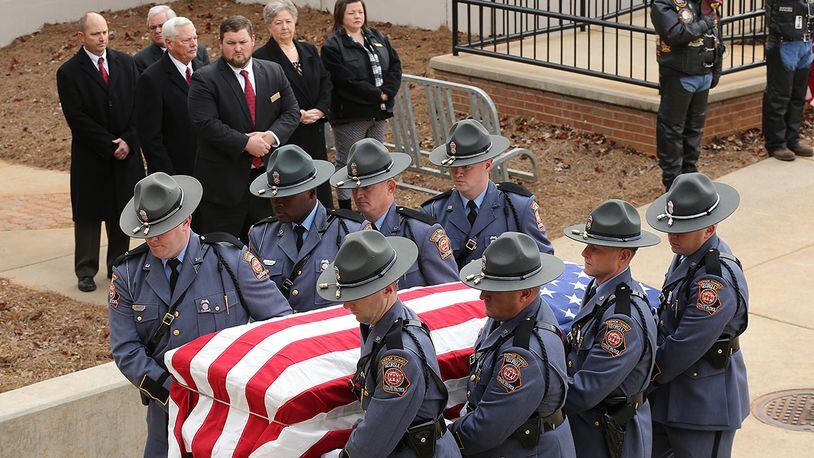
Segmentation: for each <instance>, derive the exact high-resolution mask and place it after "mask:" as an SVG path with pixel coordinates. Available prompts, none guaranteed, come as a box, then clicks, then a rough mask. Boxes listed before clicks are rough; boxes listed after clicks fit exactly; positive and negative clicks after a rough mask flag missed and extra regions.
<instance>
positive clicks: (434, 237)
mask: <svg viewBox="0 0 814 458" xmlns="http://www.w3.org/2000/svg"><path fill="white" fill-rule="evenodd" d="M430 242H432V243H433V244H434V245H435V247H436V248H438V253H440V254H441V259H449V257H450V256H452V244H451V243H450V242H449V237H447V233H446V232H444V230H443V229H436V230H434V231H433V232H432V234H430Z"/></svg>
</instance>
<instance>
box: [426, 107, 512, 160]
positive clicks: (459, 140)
mask: <svg viewBox="0 0 814 458" xmlns="http://www.w3.org/2000/svg"><path fill="white" fill-rule="evenodd" d="M508 147H509V139H508V138H506V137H503V136H500V135H490V134H489V131H487V130H486V128H485V127H483V124H481V123H480V122H479V121H476V120H474V119H465V120H463V121H458V122H456V123H455V124H453V125H452V129H450V131H449V139H448V140H447V142H446V143H445V144H443V145H441V146H439V147H437V148H435V149H434V150H432V152H431V153H430V162H432V163H433V164H435V165H438V166H442V167H463V166H467V165H472V164H477V163H479V162H485V161H488V160H489V159H492V158H494V157H496V156H497V155H498V154H500V153H502V152H504V151H506V149H507V148H508Z"/></svg>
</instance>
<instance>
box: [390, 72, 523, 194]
mask: <svg viewBox="0 0 814 458" xmlns="http://www.w3.org/2000/svg"><path fill="white" fill-rule="evenodd" d="M422 89H423V94H424V97H425V98H426V113H418V112H417V107H419V106H420V104H419V103H417V102H418V101H417V100H416V98H417V96H418V94H416V93H419V92H420V91H421V90H422ZM414 91H415V92H414ZM456 104H457V107H458V108H459V109H467V107H468V111H466V113H465V114H464V116H463V117H458V116H457V115H456V111H455V108H456ZM416 115H419V116H421V117H422V119H423V118H424V116H426V118H428V119H427V121H426V123H427V124H428V125H429V126H428V127H425V125H424V122H417V120H416ZM465 118H471V119H476V120H478V121H480V122H481V123H482V124H483V125H484V127H486V129H487V130H488V131H489V133H491V134H493V135H500V120H499V118H498V116H497V108H495V104H494V102H492V99H491V98H490V97H489V95H488V94H486V92H484V91H483V90H482V89H480V88H478V87H475V86H469V85H466V84H458V83H452V82H448V81H442V80H437V79H432V78H424V77H421V76H415V75H403V76H402V79H401V89H400V90H399V92H398V94H397V95H396V103H395V107H394V109H393V119H392V120H391V128H392V132H393V143H386V145H387V146H388V147H389V148H392V149H394V150H395V151H398V152H402V153H406V154H409V155H410V156H412V158H413V163H412V165H411V166H410V169H409V170H411V171H414V172H419V173H425V174H431V175H436V176H442V177H448V176H449V172H448V170H446V169H441V168H438V167H435V166H434V165H433V164H432V163H430V162H429V160H428V159H427V156H429V154H430V151H425V150H424V149H422V142H421V139H422V138H427V136H426V135H425V134H426V133H428V132H426V131H427V129H429V133H431V136H430V137H429V138H431V145H432V148H434V147H436V146H439V145H443V144H444V143H446V141H447V134H448V133H449V130H450V128H451V127H452V125H453V124H454V123H455V122H456V121H457V120H460V119H465ZM422 128H423V129H422ZM422 130H423V131H422ZM425 143H426V142H425ZM512 159H527V160H528V161H529V162H530V167H529V169H530V170H529V171H526V170H519V169H513V168H509V166H508V163H509V160H512ZM491 177H492V180H493V181H495V182H501V181H508V180H509V178H510V177H514V178H520V179H523V180H528V181H536V180H537V159H536V158H535V157H534V154H532V152H531V151H530V150H528V149H526V148H513V149H509V150H508V151H506V152H504V153H502V154H501V155H499V156H498V157H496V158H495V159H494V160H493V161H492V172H491ZM399 186H402V187H405V188H409V189H414V190H418V191H423V192H428V193H437V191H434V190H431V189H427V188H424V187H420V186H415V185H411V184H407V183H399Z"/></svg>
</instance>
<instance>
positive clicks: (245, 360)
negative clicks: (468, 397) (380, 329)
mask: <svg viewBox="0 0 814 458" xmlns="http://www.w3.org/2000/svg"><path fill="white" fill-rule="evenodd" d="M478 296H479V292H478V291H477V290H473V289H470V288H468V287H466V286H464V285H463V284H461V283H450V284H446V285H438V286H431V287H426V288H414V289H410V290H406V291H402V292H400V293H399V297H400V298H401V300H402V301H404V303H405V304H406V305H407V307H409V308H411V309H412V310H414V311H415V312H416V313H418V315H419V317H420V318H421V320H422V321H424V323H426V324H427V326H429V328H430V330H431V334H432V339H433V343H434V344H435V348H436V352H437V354H438V360H439V365H440V367H441V375H442V378H443V379H444V383H445V384H446V385H447V388H448V389H449V394H450V399H449V403H448V405H447V407H448V408H459V407H460V405H461V404H462V403H463V402H464V400H465V390H466V377H467V375H468V372H469V361H468V359H469V355H470V354H471V353H472V346H473V345H474V343H475V339H476V337H477V334H478V331H479V330H480V328H481V327H482V326H483V323H484V321H485V315H484V309H483V303H482V302H481V301H480V299H479V298H478ZM359 343H360V341H359V323H358V322H357V321H356V319H355V318H354V316H353V315H351V314H350V313H349V312H348V311H347V310H345V309H343V308H342V307H340V306H336V307H330V308H326V309H321V310H315V311H312V312H308V313H302V314H296V315H291V316H287V317H283V318H276V319H273V320H269V321H264V322H256V323H251V324H247V325H244V326H238V327H234V328H230V329H226V330H223V331H221V332H218V333H215V334H210V335H206V336H203V337H200V338H198V339H196V340H194V341H192V342H190V343H188V344H186V345H184V346H182V347H179V348H177V349H175V350H172V351H169V352H167V354H166V355H165V362H166V364H167V367H168V369H169V371H170V372H171V373H172V375H173V378H174V379H175V381H176V383H174V384H173V387H172V390H171V402H170V409H169V410H170V423H169V424H170V456H172V457H180V456H181V455H182V451H189V452H193V453H194V455H195V456H196V457H198V456H201V457H206V456H250V455H251V456H274V457H298V456H304V457H318V456H320V455H321V454H322V453H324V452H326V451H329V450H333V449H336V448H340V447H341V446H342V445H343V444H344V443H345V441H346V440H347V437H348V435H349V434H350V430H351V428H352V427H353V425H354V423H355V422H357V421H358V420H359V418H361V410H360V406H359V403H358V402H357V401H356V399H355V398H354V397H353V394H352V393H351V391H350V389H349V388H348V384H347V381H348V379H349V378H350V376H351V375H352V374H353V372H354V370H355V369H356V361H357V360H358V358H359V352H360V350H359Z"/></svg>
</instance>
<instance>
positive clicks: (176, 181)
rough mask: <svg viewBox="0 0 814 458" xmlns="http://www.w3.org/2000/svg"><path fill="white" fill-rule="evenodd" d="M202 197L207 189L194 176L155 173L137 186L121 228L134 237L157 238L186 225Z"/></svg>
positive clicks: (126, 207)
mask: <svg viewBox="0 0 814 458" xmlns="http://www.w3.org/2000/svg"><path fill="white" fill-rule="evenodd" d="M201 196H203V187H202V186H201V183H200V182H199V181H198V180H196V179H195V178H193V177H190V176H186V175H173V176H169V175H167V174H166V173H164V172H156V173H153V174H151V175H148V176H146V177H145V178H142V179H141V180H140V181H139V182H138V183H136V187H135V190H134V192H133V198H132V199H130V202H128V203H127V205H125V206H124V210H122V214H121V216H120V217H119V227H120V228H121V230H122V231H123V232H124V233H125V234H127V235H129V236H130V237H133V238H137V239H146V238H148V237H157V236H159V235H161V234H163V233H165V232H169V231H170V230H172V229H175V228H176V227H177V226H178V225H179V224H181V223H182V222H184V220H185V219H187V217H188V216H189V215H191V214H192V212H194V211H195V209H196V208H198V204H199V203H200V202H201Z"/></svg>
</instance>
